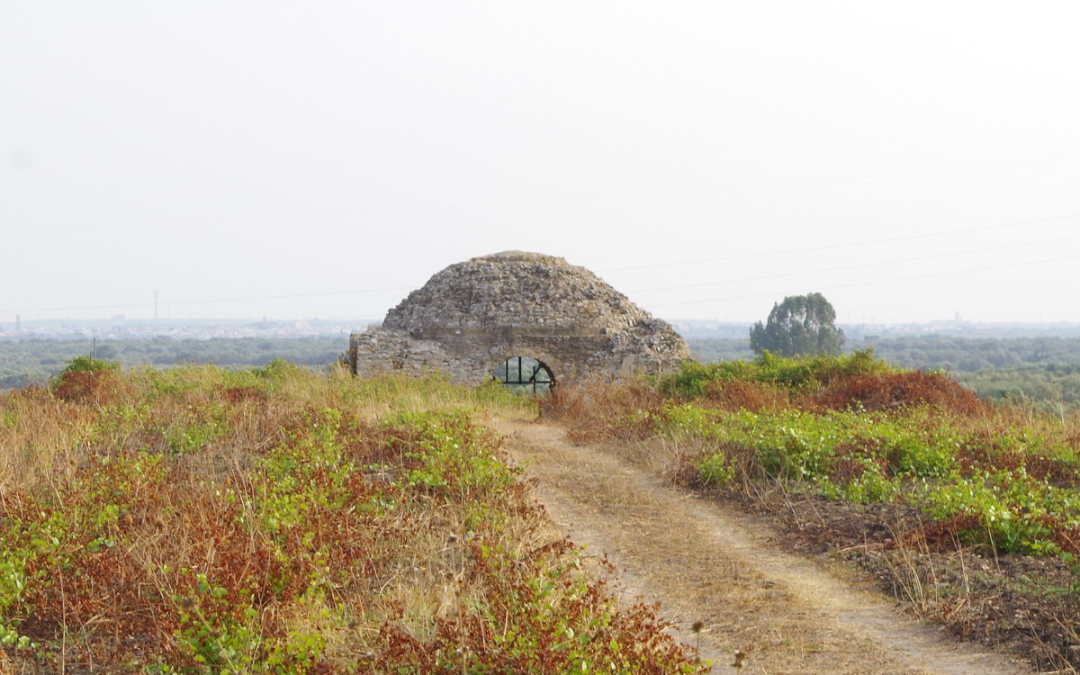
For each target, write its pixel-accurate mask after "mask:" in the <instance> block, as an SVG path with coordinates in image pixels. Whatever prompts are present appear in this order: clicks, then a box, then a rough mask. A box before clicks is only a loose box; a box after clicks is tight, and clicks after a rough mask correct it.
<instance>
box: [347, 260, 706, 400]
mask: <svg viewBox="0 0 1080 675" xmlns="http://www.w3.org/2000/svg"><path fill="white" fill-rule="evenodd" d="M349 351H350V359H351V362H352V369H353V372H354V373H356V374H358V375H364V376H370V375H374V374H377V373H379V372H383V371H388V370H390V371H393V370H399V371H405V372H411V373H423V372H428V371H431V370H441V371H445V372H448V373H449V374H450V377H451V378H452V379H453V380H455V381H458V382H463V383H478V382H483V381H484V380H487V379H491V378H492V376H493V374H495V373H497V372H500V371H499V367H500V365H502V364H503V363H504V362H508V361H507V359H513V358H517V359H519V360H518V361H517V363H518V364H519V366H520V363H521V361H520V358H521V357H528V358H529V359H533V360H534V361H535V362H536V363H539V364H540V365H542V366H543V367H544V368H545V369H546V370H545V372H547V373H548V374H549V375H551V377H552V378H553V379H552V382H554V381H555V380H554V378H558V381H560V382H566V381H571V382H573V381H575V380H576V381H581V380H584V379H587V378H589V377H594V376H602V377H622V376H630V375H634V374H638V373H649V374H656V373H661V372H667V371H670V370H673V369H676V368H678V366H679V364H680V363H681V362H682V361H683V360H684V359H687V358H689V356H690V350H689V348H688V347H687V346H686V342H684V341H683V339H682V338H681V337H679V335H678V334H677V333H676V332H675V331H674V329H672V327H671V326H670V325H668V324H667V323H666V322H664V321H662V320H660V319H655V318H653V316H652V315H651V314H649V313H648V312H646V311H645V310H643V309H641V308H640V307H638V306H637V305H635V304H634V303H632V302H630V300H629V299H628V298H627V297H626V296H625V295H623V294H622V293H619V292H618V291H616V290H615V289H614V288H612V287H611V286H610V285H608V284H607V283H606V282H604V281H603V280H602V279H600V278H599V277H597V276H596V275H595V274H593V273H592V272H590V271H589V270H587V269H585V268H583V267H577V266H575V265H571V264H569V263H568V262H566V260H564V259H562V258H557V257H554V256H549V255H541V254H539V253H524V252H522V251H506V252H503V253H496V254H494V255H488V256H483V257H480V258H473V259H472V260H468V261H465V262H463V263H458V264H456V265H451V266H450V267H447V268H446V269H444V270H443V271H441V272H439V273H438V274H436V275H435V276H433V277H431V279H430V280H429V281H428V282H427V283H426V284H424V286H423V288H420V289H419V290H416V291H413V292H412V293H410V294H409V296H408V297H407V298H405V299H404V300H402V301H401V303H400V304H399V305H398V306H397V307H395V308H393V309H391V310H390V311H389V312H388V313H387V314H386V319H385V320H384V321H383V324H382V326H379V327H376V328H369V329H368V330H367V331H365V332H363V333H356V334H354V335H352V337H351V338H350V349H349ZM519 370H520V368H519Z"/></svg>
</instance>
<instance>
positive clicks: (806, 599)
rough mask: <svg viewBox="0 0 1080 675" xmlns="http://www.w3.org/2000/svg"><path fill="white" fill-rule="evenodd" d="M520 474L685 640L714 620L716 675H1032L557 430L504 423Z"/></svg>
mask: <svg viewBox="0 0 1080 675" xmlns="http://www.w3.org/2000/svg"><path fill="white" fill-rule="evenodd" d="M494 426H495V428H496V429H498V430H499V431H500V432H501V433H503V434H504V435H506V437H507V448H508V450H509V451H510V453H511V456H512V457H513V458H514V459H515V461H517V462H519V463H520V464H521V465H522V466H523V467H524V468H525V470H526V472H527V473H528V474H529V475H531V476H533V477H535V478H536V479H537V481H538V483H537V486H536V493H537V499H538V500H539V501H540V502H542V503H543V504H544V505H545V507H546V508H547V510H548V512H549V514H550V515H551V517H552V518H553V519H554V520H555V522H556V523H558V524H559V525H560V526H562V527H563V528H564V529H565V530H566V531H567V532H568V534H569V535H570V536H571V537H572V538H573V539H574V541H575V542H577V543H578V544H579V545H583V546H585V547H586V554H587V555H594V556H597V557H602V556H604V555H607V556H608V557H609V559H610V560H611V561H612V562H614V563H615V564H616V565H617V566H618V568H619V572H620V577H621V579H622V583H621V587H622V591H623V593H624V595H625V596H626V597H627V599H628V600H634V599H639V598H640V599H642V600H644V601H646V602H650V603H651V602H659V603H661V606H662V610H663V615H664V616H665V617H666V618H668V619H670V620H672V621H673V622H675V623H676V624H677V625H678V626H679V627H680V628H681V629H682V631H683V632H682V634H681V637H682V639H684V640H685V641H687V642H689V643H690V644H694V643H695V642H696V640H697V638H696V637H695V636H693V635H691V634H690V630H689V627H690V626H691V624H693V623H694V622H695V621H702V622H704V624H705V630H704V631H703V632H702V634H701V636H700V639H701V652H702V658H704V659H707V660H710V661H713V662H714V663H715V664H716V665H715V667H714V670H713V672H716V673H725V672H735V670H734V669H733V668H730V667H729V665H728V664H730V663H731V661H732V653H733V651H734V650H735V649H736V648H746V647H748V646H752V647H753V648H754V649H753V651H752V652H751V653H750V658H749V660H748V662H747V666H746V668H745V669H744V670H743V671H742V672H743V673H746V674H749V673H768V674H770V675H775V674H779V673H830V674H833V673H835V674H841V673H851V674H856V673H859V674H870V673H896V674H900V673H904V674H914V673H920V674H924V673H941V674H947V675H1006V674H1010V675H1012V674H1019V673H1030V672H1033V671H1031V670H1029V669H1027V668H1026V667H1025V666H1024V665H1023V664H1021V663H1017V662H1014V661H1011V660H1009V659H1007V658H1005V657H1002V656H1001V655H998V654H993V653H988V652H981V651H977V650H976V649H974V648H973V647H970V646H964V645H956V644H955V643H952V642H949V641H947V640H945V639H944V638H943V637H941V636H940V634H939V633H938V632H937V631H935V630H933V629H929V628H924V627H921V626H919V625H918V624H916V623H914V622H911V621H909V620H907V619H905V618H904V617H902V616H901V615H899V614H898V613H897V611H896V609H895V608H894V606H893V604H892V603H891V602H890V601H889V600H888V599H886V598H883V597H882V596H881V595H878V594H873V593H870V592H867V591H864V590H860V589H859V588H858V586H857V584H853V583H851V582H845V581H844V580H843V579H842V576H841V575H840V574H839V573H833V572H829V571H826V570H823V569H822V568H820V567H819V566H817V565H815V564H813V563H811V562H808V561H806V560H804V559H802V558H798V557H794V556H790V555H787V554H784V553H781V552H779V551H778V549H777V547H775V546H772V545H770V544H769V538H770V537H772V536H775V535H774V533H772V532H771V531H767V530H766V529H764V528H763V526H762V525H761V524H760V523H757V522H756V521H755V520H754V519H752V518H750V517H748V516H745V515H743V514H739V513H736V512H734V511H729V510H726V509H725V508H724V507H723V505H721V504H717V503H715V502H712V501H709V500H702V499H698V498H696V497H695V496H694V495H692V494H690V493H688V492H685V491H681V490H677V489H674V488H670V487H667V486H664V485H663V484H661V481H660V480H659V479H658V478H657V477H656V476H654V475H652V474H651V473H650V472H648V471H646V470H645V469H642V468H638V467H636V466H634V465H632V464H629V463H627V462H625V461H623V460H620V459H619V458H617V457H615V456H613V455H612V454H605V453H604V452H603V451H602V450H600V449H598V448H593V447H578V446H574V445H572V444H570V443H568V442H567V441H566V438H565V432H564V431H563V430H562V429H560V428H558V427H555V426H550V425H544V424H537V423H526V422H514V421H506V420H496V421H494Z"/></svg>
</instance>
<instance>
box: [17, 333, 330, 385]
mask: <svg viewBox="0 0 1080 675" xmlns="http://www.w3.org/2000/svg"><path fill="white" fill-rule="evenodd" d="M348 348H349V338H348V336H336V335H335V336H311V337H304V338H213V339H210V340H194V339H184V340H175V339H173V338H169V337H155V338H151V339H145V340H144V339H131V340H108V341H101V340H99V341H98V343H97V358H99V359H108V360H111V361H118V362H119V363H120V364H121V365H123V366H127V367H131V366H143V365H151V366H157V367H167V366H173V365H178V364H182V363H214V364H217V365H219V366H222V367H224V368H229V369H234V368H245V367H250V366H262V365H265V364H266V363H268V362H270V361H272V360H273V359H284V360H286V361H290V362H293V363H299V364H303V365H310V366H319V365H325V364H329V363H332V362H333V361H335V360H336V359H337V358H338V357H339V356H341V354H342V353H344V352H345V351H346V350H348ZM92 350H93V342H92V341H91V340H21V341H11V340H0V388H14V387H21V386H24V385H26V384H30V383H35V382H43V381H46V380H48V379H49V378H50V377H52V376H54V375H56V374H57V373H58V372H60V370H61V369H63V367H64V364H65V363H67V362H68V361H70V360H71V359H73V358H75V357H76V356H89V355H90V353H91V351H92Z"/></svg>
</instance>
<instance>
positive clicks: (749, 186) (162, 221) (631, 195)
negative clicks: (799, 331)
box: [0, 155, 1078, 230]
mask: <svg viewBox="0 0 1080 675" xmlns="http://www.w3.org/2000/svg"><path fill="white" fill-rule="evenodd" d="M1076 159H1078V157H1076V156H1072V155H1066V156H1061V157H1042V158H1038V159H1028V160H1018V161H1015V162H999V163H995V164H969V165H965V166H954V167H945V168H941V169H919V170H914V171H895V172H885V173H876V174H863V175H860V176H836V177H833V178H815V179H809V180H792V181H777V182H763V183H743V184H741V185H723V186H717V187H711V188H696V189H685V190H664V191H656V192H627V193H621V194H609V195H586V196H583V197H559V198H552V199H529V200H517V201H502V202H475V203H467V204H441V205H436V206H411V207H401V208H388V209H360V210H351V211H324V212H315V213H311V212H309V213H288V214H284V213H282V214H254V215H250V214H249V215H239V216H201V217H193V218H159V219H148V220H123V221H117V220H106V221H98V222H90V223H73V222H67V223H35V224H22V225H0V229H4V230H16V229H38V228H53V227H58V228H59V227H71V228H82V227H107V226H117V225H121V226H123V225H178V224H181V223H215V222H227V221H261V220H289V219H293V218H332V217H340V216H370V215H384V214H392V213H423V212H432V211H452V210H457V209H484V208H499V207H508V206H543V205H546V204H573V203H578V202H596V201H613V200H619V199H641V198H648V197H678V196H683V195H695V194H711V193H718V192H731V191H736V190H756V189H761V188H774V187H799V186H804V185H825V184H829V183H848V182H854V181H864V180H877V179H881V178H904V177H909V176H925V175H933V174H941V173H956V172H960V171H971V170H975V169H995V168H1001V167H1008V166H1023V165H1028V164H1045V163H1048V162H1067V161H1073V160H1076Z"/></svg>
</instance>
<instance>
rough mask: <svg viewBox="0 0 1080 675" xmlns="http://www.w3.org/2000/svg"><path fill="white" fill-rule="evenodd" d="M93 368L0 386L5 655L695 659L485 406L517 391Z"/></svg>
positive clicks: (93, 664)
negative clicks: (530, 480)
mask: <svg viewBox="0 0 1080 675" xmlns="http://www.w3.org/2000/svg"><path fill="white" fill-rule="evenodd" d="M105 365H106V364H102V363H100V362H90V360H89V359H84V360H82V361H80V362H77V363H76V362H73V363H72V365H71V367H69V368H68V370H67V372H65V373H64V374H63V375H62V376H61V377H59V378H57V379H56V380H54V382H53V383H52V384H51V386H49V387H31V388H26V389H21V390H17V391H13V392H9V393H6V394H4V395H2V397H0V512H2V514H3V519H2V521H0V643H2V645H3V651H2V652H0V671H2V670H4V668H7V669H8V670H10V671H12V672H25V673H55V672H144V673H361V672H363V673H429V672H445V673H466V672H467V673H503V672H515V673H555V672H558V673H585V672H612V673H672V672H687V673H689V672H696V670H697V668H698V667H697V666H696V665H695V662H694V658H693V655H692V654H691V653H690V651H689V650H688V649H686V648H684V647H683V646H681V645H678V644H676V643H675V642H674V641H673V640H672V639H671V638H670V637H669V636H668V635H667V634H666V633H665V632H664V630H663V629H664V623H663V622H662V621H660V620H659V619H658V618H657V617H656V615H655V613H654V610H653V609H652V608H649V607H645V606H641V605H635V606H622V605H620V604H618V603H616V602H615V600H614V599H613V597H612V595H611V594H610V592H609V591H608V590H607V588H606V586H605V585H604V583H603V582H602V581H600V580H598V579H595V578H592V577H590V576H588V575H586V574H585V573H583V572H582V571H581V570H580V566H579V564H578V551H577V550H576V549H575V547H574V546H573V544H572V543H570V542H569V541H568V540H566V539H565V538H564V537H563V536H562V535H561V534H559V533H558V532H557V531H556V530H555V529H554V528H553V527H552V526H551V524H550V522H549V521H548V520H547V518H546V516H545V515H544V513H543V511H542V509H541V508H540V507H538V506H537V505H535V504H534V503H533V502H532V501H531V500H530V499H529V497H528V493H527V489H526V486H525V485H524V483H523V482H522V481H521V479H520V476H519V474H518V472H517V471H516V470H515V469H512V468H509V466H508V464H507V463H506V461H505V456H504V453H503V451H502V449H501V447H500V441H499V439H498V438H497V437H496V436H495V435H494V434H493V433H491V432H490V431H488V430H487V429H485V428H484V427H483V426H482V424H481V422H482V420H483V419H484V418H485V416H490V415H492V414H495V413H498V414H502V415H506V416H526V417H529V418H531V417H533V416H535V408H534V404H532V403H531V402H529V401H527V400H525V399H522V398H515V397H512V396H509V395H508V394H506V393H505V392H504V391H503V390H502V389H500V388H498V387H485V388H479V389H461V388H457V387H453V386H451V385H449V384H448V383H447V382H446V381H445V380H444V379H441V378H434V377H433V378H430V379H425V380H407V379H396V378H388V379H377V380H358V379H355V378H352V377H351V376H349V375H348V374H347V373H344V372H342V371H340V370H333V371H332V372H331V373H330V374H329V375H326V374H315V373H312V372H309V371H307V370H304V369H301V368H299V367H296V366H292V365H289V364H287V363H285V362H281V361H275V362H271V363H269V364H268V365H266V366H265V367H263V368H257V369H251V370H246V371H240V372H227V371H224V370H221V369H219V368H217V367H210V366H187V367H181V368H176V369H171V370H168V371H160V370H153V369H149V368H145V369H137V370H133V371H128V372H121V371H119V370H116V369H111V368H108V367H104V366H105Z"/></svg>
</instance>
